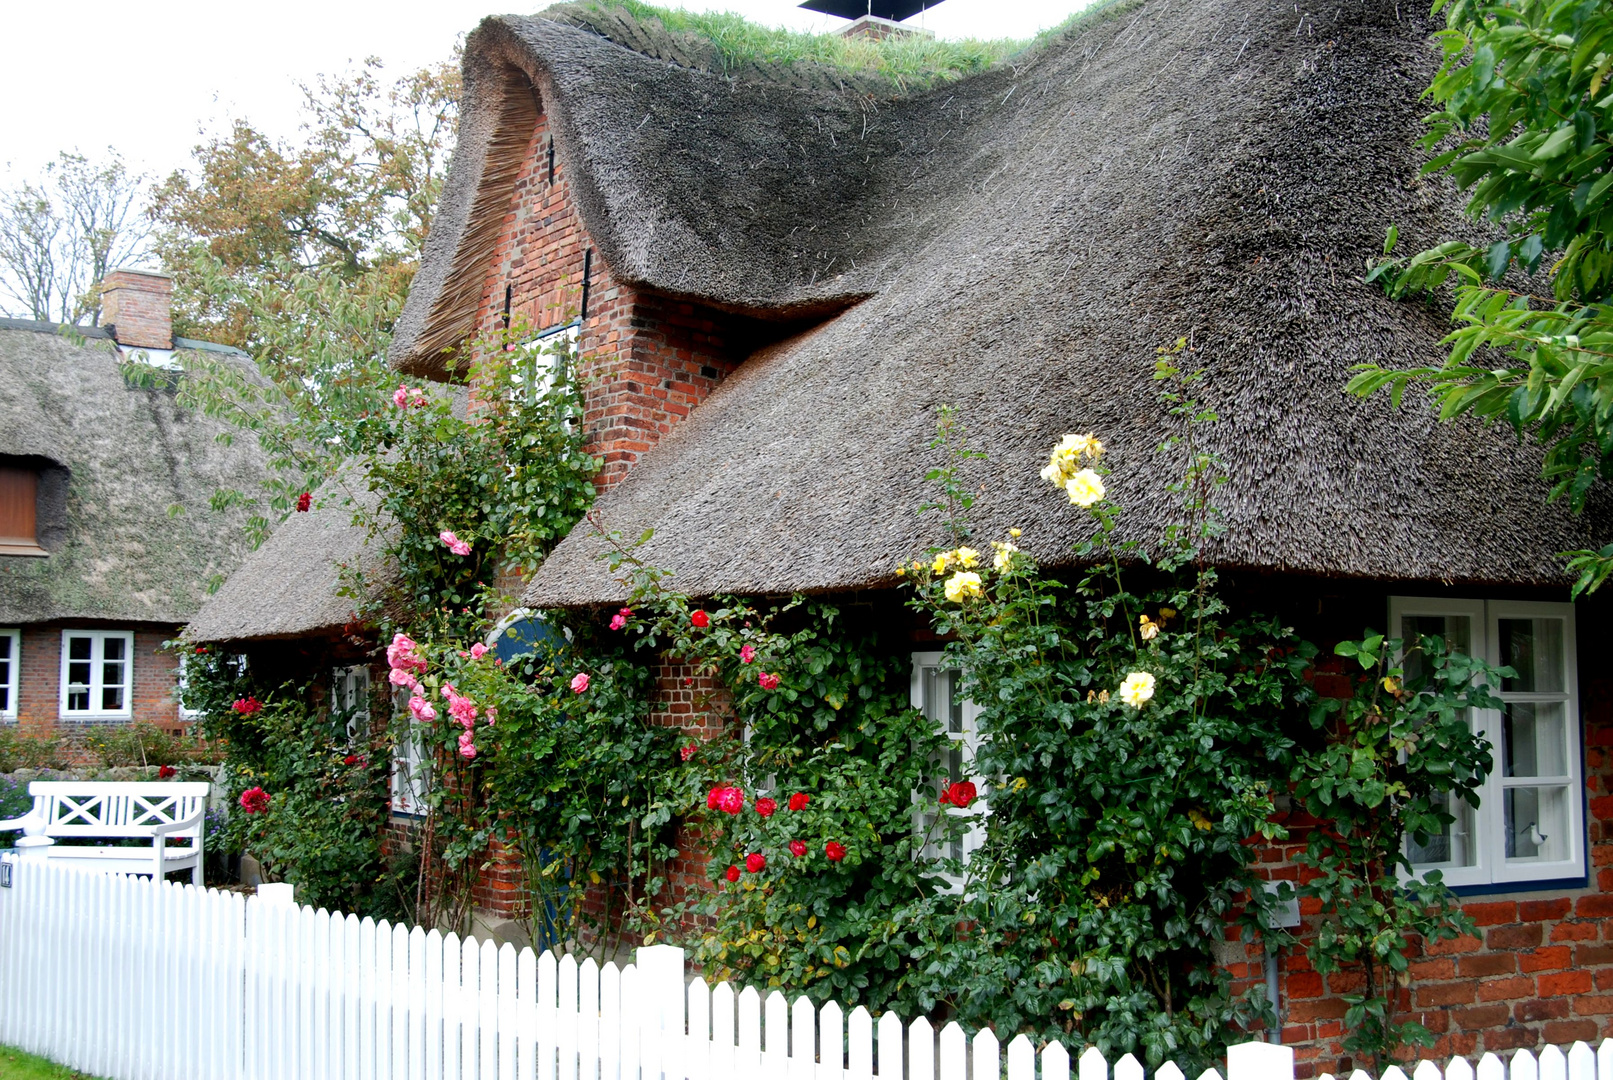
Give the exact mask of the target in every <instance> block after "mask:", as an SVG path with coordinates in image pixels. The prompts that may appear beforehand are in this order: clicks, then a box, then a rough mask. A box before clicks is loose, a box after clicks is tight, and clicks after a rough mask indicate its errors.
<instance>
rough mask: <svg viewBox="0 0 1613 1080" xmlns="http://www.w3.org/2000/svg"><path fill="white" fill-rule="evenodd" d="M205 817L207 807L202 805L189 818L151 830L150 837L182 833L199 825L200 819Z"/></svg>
mask: <svg viewBox="0 0 1613 1080" xmlns="http://www.w3.org/2000/svg"><path fill="white" fill-rule="evenodd" d="M206 816H207V805H206V804H205V803H203V804H202V806H201V808H200V809H199V810H197V811H196V812H195V813H194V814H192V815H191V816H190V817H188V818H182V819H180V820H179V821H176V822H174V823H173V824H172V825H158V826H157V827H156V828H155V829H152V830H151V835H152V836H154V837H157V836H168V835H169V834H171V833H176V832H184V831H185V830H186V829H189V828H193V827H195V826H196V825H198V824H200V823H201V820H202V818H204V817H206Z"/></svg>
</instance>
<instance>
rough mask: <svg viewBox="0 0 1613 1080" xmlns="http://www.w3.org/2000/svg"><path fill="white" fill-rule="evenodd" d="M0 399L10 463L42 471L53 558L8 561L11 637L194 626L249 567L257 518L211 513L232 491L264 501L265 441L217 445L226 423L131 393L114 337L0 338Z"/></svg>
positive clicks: (2, 608) (3, 604) (160, 396)
mask: <svg viewBox="0 0 1613 1080" xmlns="http://www.w3.org/2000/svg"><path fill="white" fill-rule="evenodd" d="M190 344H194V343H190ZM243 362H244V361H243ZM0 387H3V388H4V393H3V394H0V455H6V456H16V457H22V458H25V459H29V461H30V464H32V465H33V466H34V467H40V468H43V469H44V470H45V481H44V483H43V484H42V491H41V507H40V508H41V514H40V521H39V528H40V532H41V536H40V539H41V541H42V543H43V545H44V547H45V548H46V550H48V551H49V552H50V556H49V557H48V558H23V557H0V625H16V624H19V623H30V622H41V621H45V620H54V619H94V620H119V621H142V622H158V623H174V624H178V623H183V622H185V621H186V620H187V619H189V618H190V616H191V615H192V614H194V613H195V611H196V609H197V608H199V607H200V606H201V604H202V601H203V600H204V599H205V598H206V596H207V587H208V582H209V580H210V579H214V578H216V577H222V576H223V575H225V574H228V573H229V572H230V571H232V570H234V569H235V568H236V566H237V565H239V564H240V562H241V560H242V559H243V558H244V557H245V555H246V552H247V538H246V533H245V519H246V517H247V514H248V512H249V510H248V508H246V507H237V508H235V509H233V510H231V511H227V512H224V513H215V512H214V511H213V510H212V509H211V508H210V505H209V503H210V500H211V499H212V496H213V494H214V492H216V491H218V490H219V489H221V488H234V489H239V490H243V491H252V490H255V488H256V486H257V483H258V480H259V478H260V477H261V474H262V471H263V454H262V452H261V451H260V450H259V449H258V447H257V443H256V440H253V439H250V438H243V439H239V440H236V441H235V442H234V444H233V445H230V446H225V445H222V444H220V443H219V442H218V441H217V438H216V437H217V436H218V435H219V434H220V433H221V432H222V431H224V430H225V428H226V425H225V424H224V423H223V422H221V421H218V420H214V419H211V418H209V417H206V416H203V415H201V414H199V413H196V412H193V411H190V410H187V409H183V408H180V407H179V406H178V405H177V404H176V403H175V401H174V395H173V393H172V392H168V391H163V390H143V389H137V388H134V387H131V386H129V385H128V383H127V382H126V381H125V380H124V378H123V376H122V374H121V373H120V372H119V370H118V357H117V353H116V351H115V347H114V346H113V344H112V343H111V342H110V341H108V340H105V338H104V336H89V337H79V338H74V337H69V336H66V335H64V334H60V333H57V332H55V327H53V326H49V325H47V324H25V323H17V322H9V324H8V325H7V326H0Z"/></svg>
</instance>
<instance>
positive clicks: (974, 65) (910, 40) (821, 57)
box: [587, 0, 1116, 91]
mask: <svg viewBox="0 0 1613 1080" xmlns="http://www.w3.org/2000/svg"><path fill="white" fill-rule="evenodd" d="M1115 2H1116V0H1088V2H1087V3H1086V4H1085V5H1084V6H1083V7H1082V8H1081V10H1079V11H1077V12H1076V13H1075V14H1073V15H1071V16H1070V17H1069V18H1068V19H1066V20H1064V22H1062V23H1060V24H1059V25H1058V26H1055V27H1052V28H1050V29H1048V30H1044V31H1042V32H1041V33H1040V34H1038V35H1036V37H1034V38H1026V39H1014V38H1003V39H999V40H992V41H984V40H976V39H969V40H965V41H941V40H939V39H937V38H931V37H924V36H920V35H914V36H906V35H897V36H893V37H888V38H885V39H883V40H880V41H874V40H871V39H869V38H863V37H857V38H848V37H843V36H842V35H840V34H807V33H802V32H800V31H796V30H785V29H782V28H780V27H770V26H762V25H760V24H759V23H754V22H751V21H750V20H748V19H745V18H743V17H741V16H739V15H735V14H733V13H732V12H722V11H711V12H693V11H685V10H684V9H682V8H669V7H661V6H658V5H654V4H649V3H646V2H645V0H587V4H588V6H589V7H592V8H594V9H595V10H599V11H603V10H606V9H608V8H612V7H616V8H623V9H625V10H626V11H627V12H628V13H629V14H631V15H632V16H633V17H634V18H636V19H639V20H646V19H659V20H660V22H661V25H663V26H665V27H666V28H667V29H668V30H671V31H674V32H684V33H691V34H695V35H697V36H699V37H703V38H705V39H706V40H708V41H710V42H711V43H712V44H713V45H714V46H716V48H717V53H718V55H719V56H721V57H722V61H723V64H724V67H725V68H726V69H727V70H729V71H732V70H734V69H736V68H739V67H742V66H743V65H745V64H748V63H757V64H791V63H795V62H798V61H807V62H812V63H818V64H825V65H828V66H830V67H836V68H840V69H842V70H846V71H852V72H859V73H872V74H877V75H879V76H882V77H884V78H886V79H888V80H890V82H891V83H893V84H894V85H895V86H896V87H897V88H898V89H900V90H904V91H906V90H917V89H924V88H926V87H928V86H933V85H935V84H937V83H941V82H946V81H948V80H950V79H957V78H961V77H963V76H965V75H970V74H973V73H975V72H978V71H985V70H986V69H988V68H992V67H995V66H997V65H998V64H1001V63H1005V62H1007V61H1010V60H1013V59H1015V58H1016V57H1021V56H1023V55H1025V54H1026V53H1028V52H1030V51H1032V50H1034V49H1035V48H1036V47H1037V46H1039V45H1041V44H1043V43H1045V42H1047V41H1050V40H1052V39H1053V38H1056V37H1058V36H1059V35H1061V34H1063V33H1064V32H1065V31H1066V30H1068V29H1069V28H1070V27H1071V26H1072V25H1074V24H1075V23H1077V22H1080V21H1082V20H1085V19H1087V18H1090V17H1091V16H1093V15H1095V14H1097V13H1098V12H1099V11H1101V10H1102V9H1104V8H1108V7H1111V6H1112V5H1113V4H1114V3H1115Z"/></svg>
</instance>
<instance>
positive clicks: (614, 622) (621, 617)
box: [610, 607, 633, 630]
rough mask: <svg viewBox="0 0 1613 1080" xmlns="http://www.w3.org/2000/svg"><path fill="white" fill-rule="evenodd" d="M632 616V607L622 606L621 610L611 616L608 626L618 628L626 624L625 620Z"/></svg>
mask: <svg viewBox="0 0 1613 1080" xmlns="http://www.w3.org/2000/svg"><path fill="white" fill-rule="evenodd" d="M632 617H633V609H632V608H625V607H624V608H623V609H622V610H620V611H618V612H617V613H616V614H615V615H612V616H611V620H610V628H611V629H612V630H620V629H621V628H622V627H624V626H626V625H627V620H628V619H631V618H632Z"/></svg>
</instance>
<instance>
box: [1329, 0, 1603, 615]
mask: <svg viewBox="0 0 1613 1080" xmlns="http://www.w3.org/2000/svg"><path fill="white" fill-rule="evenodd" d="M1434 10H1435V11H1436V12H1438V11H1440V10H1445V12H1446V23H1447V26H1446V29H1445V30H1442V31H1441V32H1440V33H1439V34H1437V35H1436V38H1437V40H1438V42H1439V45H1440V48H1441V49H1442V51H1443V54H1444V62H1443V63H1442V65H1441V66H1440V70H1439V73H1438V75H1437V76H1436V77H1435V79H1434V82H1433V85H1432V86H1431V87H1430V88H1429V94H1430V95H1431V96H1432V97H1433V98H1434V99H1435V100H1436V101H1438V102H1439V103H1440V105H1441V106H1442V108H1441V110H1440V111H1439V112H1437V113H1435V114H1433V115H1432V116H1430V117H1429V118H1428V124H1429V130H1428V133H1427V135H1426V136H1425V137H1424V139H1423V146H1424V148H1425V149H1427V150H1429V151H1430V152H1437V156H1435V157H1433V158H1432V159H1431V160H1430V161H1429V162H1428V164H1427V165H1425V166H1424V168H1423V172H1424V173H1425V174H1431V173H1439V172H1448V173H1449V174H1450V175H1451V177H1452V178H1453V179H1454V180H1455V181H1456V182H1457V184H1458V185H1459V186H1460V187H1461V188H1462V189H1463V190H1464V191H1467V192H1468V193H1469V194H1468V203H1467V212H1468V214H1469V216H1471V217H1473V218H1475V219H1478V220H1485V221H1487V222H1488V223H1490V224H1491V225H1492V226H1494V227H1495V228H1496V229H1497V230H1498V232H1499V236H1498V237H1497V238H1496V239H1495V240H1494V241H1492V242H1491V243H1489V244H1487V245H1474V244H1469V243H1464V242H1461V241H1448V242H1445V243H1442V244H1439V245H1436V246H1435V247H1432V248H1429V249H1427V250H1424V251H1420V252H1417V253H1416V254H1414V255H1412V256H1410V257H1406V258H1400V257H1395V256H1394V248H1395V244H1396V241H1397V239H1398V237H1397V232H1396V230H1395V229H1393V228H1391V229H1390V230H1389V235H1388V238H1387V240H1386V242H1385V244H1384V256H1385V258H1384V259H1383V260H1382V261H1380V262H1379V263H1377V264H1376V265H1374V266H1373V267H1372V268H1371V270H1370V271H1369V273H1368V274H1367V280H1368V281H1373V282H1379V283H1381V284H1382V285H1383V286H1384V288H1385V289H1386V290H1387V291H1388V292H1389V294H1390V295H1391V296H1394V297H1404V296H1409V295H1415V294H1426V293H1433V292H1435V291H1437V290H1440V289H1441V288H1443V287H1446V286H1448V285H1454V286H1455V291H1456V301H1455V308H1454V312H1453V318H1454V320H1455V321H1456V323H1457V324H1458V326H1457V329H1456V330H1455V331H1454V332H1453V333H1452V334H1450V335H1449V336H1448V337H1447V338H1446V339H1445V344H1447V345H1448V346H1449V347H1450V353H1449V355H1448V356H1447V357H1446V360H1445V363H1444V364H1442V365H1440V366H1437V367H1432V366H1430V367H1416V368H1409V369H1390V368H1384V367H1381V366H1379V365H1376V364H1367V365H1363V366H1362V367H1361V368H1360V369H1359V373H1358V374H1357V375H1356V376H1355V377H1354V378H1353V379H1351V380H1350V383H1349V385H1348V388H1347V389H1348V391H1349V392H1350V393H1352V394H1356V395H1360V396H1366V395H1369V394H1373V393H1376V392H1378V391H1379V390H1383V389H1388V390H1389V391H1390V393H1391V398H1392V400H1393V402H1394V403H1395V404H1396V405H1397V406H1398V404H1399V402H1400V400H1401V398H1402V396H1403V394H1404V393H1405V390H1406V388H1407V387H1408V386H1409V385H1411V384H1413V383H1416V384H1421V385H1426V386H1427V387H1428V389H1429V393H1430V395H1431V396H1432V397H1433V399H1434V401H1435V402H1436V403H1437V405H1438V408H1439V416H1440V419H1441V420H1447V421H1448V420H1453V419H1455V418H1457V417H1459V416H1463V415H1472V416H1476V417H1479V418H1481V419H1483V420H1486V421H1496V420H1504V421H1505V422H1507V423H1508V424H1510V425H1512V427H1513V429H1514V430H1515V431H1516V432H1517V433H1518V434H1519V435H1520V436H1522V435H1523V434H1525V433H1526V432H1527V433H1529V434H1530V435H1531V436H1532V437H1533V438H1534V439H1536V440H1537V441H1538V442H1540V443H1541V444H1542V445H1543V446H1544V447H1545V448H1546V459H1545V464H1544V466H1543V472H1544V476H1545V478H1546V479H1547V480H1548V481H1549V482H1550V484H1551V494H1550V497H1551V498H1552V499H1554V500H1555V499H1561V498H1563V497H1565V496H1566V497H1567V499H1568V502H1569V505H1570V507H1571V508H1572V509H1573V510H1574V511H1575V512H1576V513H1578V512H1580V511H1581V510H1583V509H1584V507H1585V503H1586V499H1587V498H1588V497H1589V495H1590V492H1591V490H1592V488H1593V487H1594V486H1595V484H1596V481H1597V480H1599V479H1607V478H1610V477H1613V314H1610V313H1609V311H1608V309H1607V306H1606V304H1607V301H1608V298H1609V293H1610V291H1613V235H1610V232H1609V223H1610V222H1613V213H1610V211H1613V169H1610V161H1613V92H1606V93H1604V91H1613V87H1610V86H1608V85H1607V77H1608V74H1609V72H1610V70H1613V9H1609V8H1608V7H1607V6H1606V5H1605V4H1602V3H1600V2H1599V0H1567V2H1565V0H1550V2H1548V0H1450V2H1448V0H1438V2H1437V3H1436V4H1435V5H1434ZM1548 255H1554V256H1556V257H1555V258H1554V259H1548ZM1514 267H1516V268H1517V269H1519V270H1521V271H1524V272H1525V273H1527V274H1531V275H1533V274H1537V273H1539V272H1541V271H1542V269H1544V272H1545V273H1546V274H1548V275H1549V278H1550V284H1551V287H1550V295H1549V296H1540V295H1533V294H1531V293H1528V292H1523V291H1519V290H1517V289H1514V288H1510V287H1507V285H1505V284H1504V283H1503V278H1505V277H1506V275H1507V274H1508V272H1509V271H1511V270H1512V269H1513V268H1514ZM1565 557H1567V558H1568V560H1569V567H1570V568H1571V569H1572V570H1573V571H1574V572H1575V573H1576V574H1577V575H1578V580H1577V581H1576V583H1575V586H1574V594H1575V595H1576V596H1577V595H1579V594H1580V593H1582V592H1585V591H1588V590H1593V589H1595V588H1597V587H1599V586H1600V585H1601V584H1602V582H1603V581H1605V580H1606V579H1607V578H1608V576H1609V575H1610V574H1613V544H1609V545H1608V546H1606V547H1604V548H1602V549H1601V550H1599V551H1574V552H1567V553H1566V556H1565Z"/></svg>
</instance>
